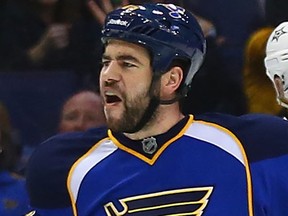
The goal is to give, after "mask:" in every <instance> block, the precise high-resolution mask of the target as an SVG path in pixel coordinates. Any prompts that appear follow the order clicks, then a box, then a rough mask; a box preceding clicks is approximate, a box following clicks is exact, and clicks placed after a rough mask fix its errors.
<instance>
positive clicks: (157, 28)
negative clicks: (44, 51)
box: [102, 3, 206, 96]
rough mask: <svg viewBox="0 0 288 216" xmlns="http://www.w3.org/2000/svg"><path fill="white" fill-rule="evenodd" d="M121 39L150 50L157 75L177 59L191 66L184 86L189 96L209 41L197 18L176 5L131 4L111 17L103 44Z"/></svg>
mask: <svg viewBox="0 0 288 216" xmlns="http://www.w3.org/2000/svg"><path fill="white" fill-rule="evenodd" d="M108 39H119V40H124V41H127V42H131V43H136V44H140V45H142V46H144V47H145V48H147V49H148V50H149V51H150V53H151V55H152V56H151V57H152V68H153V72H154V74H160V75H161V74H163V73H165V72H167V71H168V70H169V67H170V66H171V64H172V63H173V61H174V60H176V59H179V60H181V59H182V60H184V61H187V62H188V63H189V66H188V69H187V71H186V72H185V74H184V82H183V83H182V85H181V86H180V88H181V89H180V91H179V92H180V94H181V95H182V96H186V95H187V92H188V90H189V88H190V84H191V82H192V78H193V77H194V75H195V73H196V72H197V71H198V69H199V68H200V66H201V64H202V62H203V59H204V55H205V51H206V42H205V38H204V35H203V32H202V29H201V27H200V26H199V24H198V22H197V20H196V18H195V17H194V16H193V15H192V14H191V13H190V12H188V11H186V10H185V9H184V8H182V7H179V6H176V5H174V4H160V3H158V4H143V5H128V6H125V7H122V8H119V9H116V10H114V11H112V12H111V13H110V14H108V15H107V17H106V20H105V24H104V27H103V30H102V42H103V43H104V44H105V43H106V41H107V40H108Z"/></svg>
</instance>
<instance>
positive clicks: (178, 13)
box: [161, 4, 185, 19]
mask: <svg viewBox="0 0 288 216" xmlns="http://www.w3.org/2000/svg"><path fill="white" fill-rule="evenodd" d="M161 5H162V6H164V7H165V8H167V9H168V10H169V11H170V12H169V15H170V16H171V17H172V18H175V19H180V18H182V17H183V15H184V14H185V9H184V8H182V7H179V6H176V5H174V4H161Z"/></svg>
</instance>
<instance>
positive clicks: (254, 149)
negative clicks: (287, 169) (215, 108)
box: [194, 113, 288, 161]
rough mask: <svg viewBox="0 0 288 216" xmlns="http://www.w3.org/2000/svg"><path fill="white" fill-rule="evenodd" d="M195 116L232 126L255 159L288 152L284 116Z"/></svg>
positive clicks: (197, 118) (252, 158) (206, 120)
mask: <svg viewBox="0 0 288 216" xmlns="http://www.w3.org/2000/svg"><path fill="white" fill-rule="evenodd" d="M194 118H195V120H201V121H205V122H210V123H214V124H217V125H219V126H221V127H224V128H226V129H228V130H229V131H230V132H232V133H233V134H234V135H235V136H236V137H237V138H238V139H239V141H240V142H241V144H242V145H243V147H244V148H245V150H246V153H247V155H248V157H249V158H250V160H252V161H257V160H262V159H265V158H272V157H276V156H280V155H284V154H288V121H287V120H285V119H283V118H280V117H277V116H273V115H267V114H246V115H241V116H232V115H228V114H220V113H207V114H202V115H197V116H195V117H194Z"/></svg>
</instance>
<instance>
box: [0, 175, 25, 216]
mask: <svg viewBox="0 0 288 216" xmlns="http://www.w3.org/2000/svg"><path fill="white" fill-rule="evenodd" d="M27 211H28V194H27V192H26V189H25V181H24V180H23V179H19V178H17V177H14V176H13V175H11V174H10V173H8V172H6V171H1V172H0V215H1V216H20V215H23V214H24V213H25V212H27Z"/></svg>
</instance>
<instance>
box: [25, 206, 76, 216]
mask: <svg viewBox="0 0 288 216" xmlns="http://www.w3.org/2000/svg"><path fill="white" fill-rule="evenodd" d="M29 213H30V214H31V215H33V216H70V215H71V216H73V211H72V208H71V207H67V208H57V209H39V208H35V209H34V210H31V211H30V212H29ZM30 214H28V215H30Z"/></svg>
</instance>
